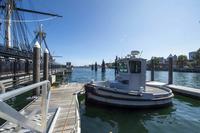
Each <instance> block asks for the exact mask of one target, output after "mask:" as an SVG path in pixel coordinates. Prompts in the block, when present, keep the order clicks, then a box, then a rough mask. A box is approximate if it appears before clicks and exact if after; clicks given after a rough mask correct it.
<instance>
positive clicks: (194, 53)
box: [189, 51, 196, 60]
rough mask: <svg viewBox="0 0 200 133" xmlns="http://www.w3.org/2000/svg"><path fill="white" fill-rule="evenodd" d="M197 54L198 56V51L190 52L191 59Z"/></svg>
mask: <svg viewBox="0 0 200 133" xmlns="http://www.w3.org/2000/svg"><path fill="white" fill-rule="evenodd" d="M195 56H196V51H192V52H189V60H194V57H195Z"/></svg>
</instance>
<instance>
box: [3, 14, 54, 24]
mask: <svg viewBox="0 0 200 133" xmlns="http://www.w3.org/2000/svg"><path fill="white" fill-rule="evenodd" d="M55 18H57V17H56V16H54V17H48V18H44V19H29V20H17V19H16V20H11V22H15V23H32V22H44V21H50V20H53V19H55ZM0 21H2V22H7V21H8V20H6V19H0Z"/></svg>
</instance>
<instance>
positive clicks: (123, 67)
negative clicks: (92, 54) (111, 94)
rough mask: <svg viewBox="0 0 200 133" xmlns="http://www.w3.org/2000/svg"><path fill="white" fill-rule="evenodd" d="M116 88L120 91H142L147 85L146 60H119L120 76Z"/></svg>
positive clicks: (132, 58)
mask: <svg viewBox="0 0 200 133" xmlns="http://www.w3.org/2000/svg"><path fill="white" fill-rule="evenodd" d="M116 82H118V84H117V85H116V86H115V87H117V88H119V89H129V90H133V91H140V90H141V89H143V90H144V89H145V84H146V60H145V59H143V58H135V57H130V58H124V59H120V60H118V75H117V76H116Z"/></svg>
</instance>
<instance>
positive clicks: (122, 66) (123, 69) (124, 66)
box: [119, 62, 128, 73]
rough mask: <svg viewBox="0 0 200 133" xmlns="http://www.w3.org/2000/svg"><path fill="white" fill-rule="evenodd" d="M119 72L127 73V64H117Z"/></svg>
mask: <svg viewBox="0 0 200 133" xmlns="http://www.w3.org/2000/svg"><path fill="white" fill-rule="evenodd" d="M119 72H121V73H127V72H128V67H127V64H126V63H124V62H120V63H119Z"/></svg>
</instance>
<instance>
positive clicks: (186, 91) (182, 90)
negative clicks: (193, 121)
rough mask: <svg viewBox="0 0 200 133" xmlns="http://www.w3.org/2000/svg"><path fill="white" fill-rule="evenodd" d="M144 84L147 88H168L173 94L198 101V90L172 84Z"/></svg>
mask: <svg viewBox="0 0 200 133" xmlns="http://www.w3.org/2000/svg"><path fill="white" fill-rule="evenodd" d="M146 84H147V85H149V86H165V87H167V88H170V89H171V90H172V92H174V93H178V94H180V95H184V96H188V97H191V98H197V99H200V89H198V88H192V87H186V86H181V85H174V84H166V83H162V82H158V81H148V82H146Z"/></svg>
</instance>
